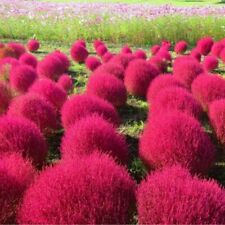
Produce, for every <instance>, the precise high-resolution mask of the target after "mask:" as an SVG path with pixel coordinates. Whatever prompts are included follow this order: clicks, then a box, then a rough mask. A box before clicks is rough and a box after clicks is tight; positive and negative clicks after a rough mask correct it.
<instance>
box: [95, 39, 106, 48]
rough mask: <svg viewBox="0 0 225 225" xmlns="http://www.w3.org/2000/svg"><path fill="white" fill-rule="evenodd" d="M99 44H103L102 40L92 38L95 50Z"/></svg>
mask: <svg viewBox="0 0 225 225" xmlns="http://www.w3.org/2000/svg"><path fill="white" fill-rule="evenodd" d="M100 45H104V42H103V41H101V40H94V42H93V47H94V49H95V50H96V49H97V48H98V47H99V46H100Z"/></svg>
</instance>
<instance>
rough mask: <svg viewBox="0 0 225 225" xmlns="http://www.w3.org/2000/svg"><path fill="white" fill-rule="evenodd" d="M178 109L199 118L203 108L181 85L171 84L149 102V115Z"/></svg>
mask: <svg viewBox="0 0 225 225" xmlns="http://www.w3.org/2000/svg"><path fill="white" fill-rule="evenodd" d="M172 110H178V111H182V112H185V113H187V114H188V115H190V116H193V117H194V118H196V119H201V117H202V115H203V110H202V107H201V105H200V104H199V103H198V102H197V101H196V100H195V99H194V97H193V96H192V94H190V93H189V92H188V91H187V90H185V89H184V88H181V87H176V86H171V87H168V88H165V89H163V90H161V91H160V92H159V93H158V94H157V96H156V97H155V98H154V100H153V101H152V102H151V110H150V116H157V115H159V114H160V113H161V114H165V113H166V112H169V111H172Z"/></svg>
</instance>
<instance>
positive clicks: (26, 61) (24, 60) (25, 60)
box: [19, 53, 38, 68]
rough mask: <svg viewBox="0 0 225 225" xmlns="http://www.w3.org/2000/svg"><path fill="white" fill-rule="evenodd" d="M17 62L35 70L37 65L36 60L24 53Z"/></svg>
mask: <svg viewBox="0 0 225 225" xmlns="http://www.w3.org/2000/svg"><path fill="white" fill-rule="evenodd" d="M19 62H20V63H21V64H24V65H28V66H32V67H33V68H36V66H37V64H38V60H37V58H36V57H35V56H34V55H32V54H29V53H24V54H23V55H21V56H20V59H19Z"/></svg>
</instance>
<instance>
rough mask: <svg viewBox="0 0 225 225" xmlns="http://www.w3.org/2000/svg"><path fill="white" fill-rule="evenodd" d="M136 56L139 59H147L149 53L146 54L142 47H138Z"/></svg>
mask: <svg viewBox="0 0 225 225" xmlns="http://www.w3.org/2000/svg"><path fill="white" fill-rule="evenodd" d="M134 56H135V57H136V58H137V59H147V55H146V53H145V51H144V50H142V49H137V50H136V51H135V52H134Z"/></svg>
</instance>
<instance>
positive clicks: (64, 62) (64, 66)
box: [50, 50, 70, 72]
mask: <svg viewBox="0 0 225 225" xmlns="http://www.w3.org/2000/svg"><path fill="white" fill-rule="evenodd" d="M50 55H52V56H55V57H57V58H58V59H59V60H60V61H61V64H62V70H63V72H66V71H68V70H69V67H70V60H69V58H68V56H67V55H66V54H64V53H63V52H61V51H59V50H56V51H54V52H52V53H51V54H50Z"/></svg>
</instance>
